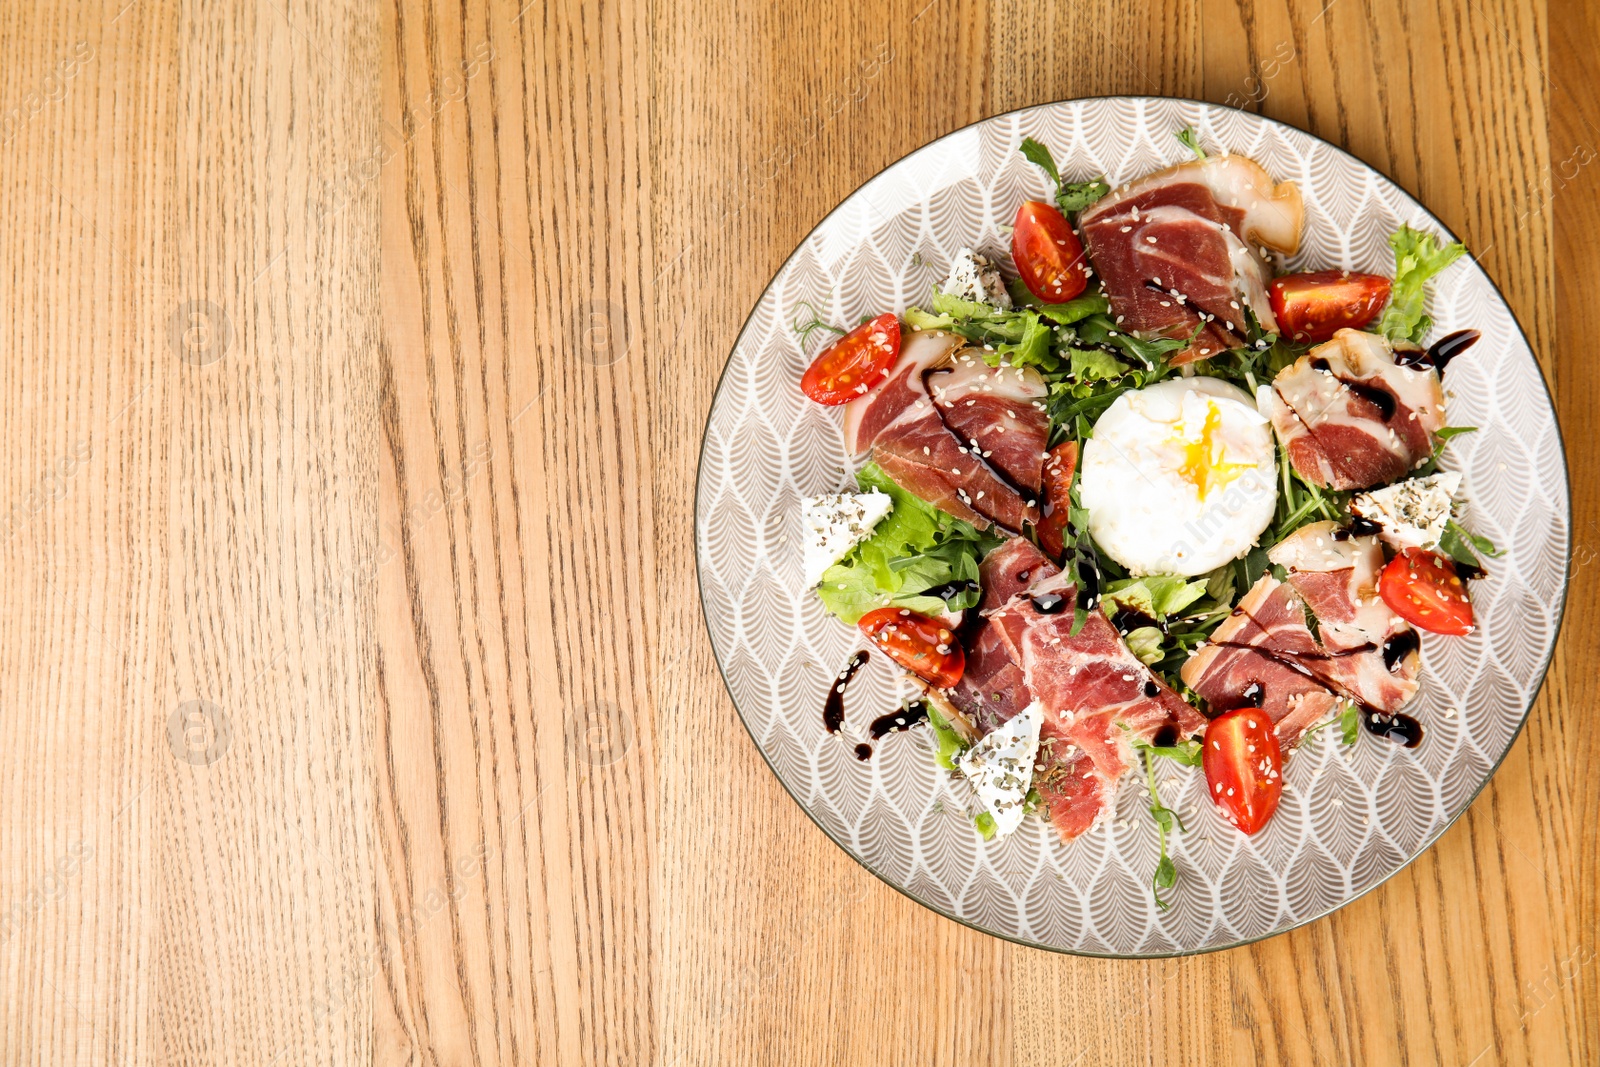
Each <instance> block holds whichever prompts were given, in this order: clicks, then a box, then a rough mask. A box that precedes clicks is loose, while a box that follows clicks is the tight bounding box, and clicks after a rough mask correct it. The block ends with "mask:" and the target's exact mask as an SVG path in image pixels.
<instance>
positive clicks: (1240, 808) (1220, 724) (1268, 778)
mask: <svg viewBox="0 0 1600 1067" xmlns="http://www.w3.org/2000/svg"><path fill="white" fill-rule="evenodd" d="M1204 743H1205V754H1204V756H1203V757H1202V758H1201V763H1202V765H1203V766H1204V767H1205V772H1206V790H1207V792H1209V793H1210V794H1211V799H1212V800H1213V801H1215V802H1216V804H1217V806H1218V807H1219V808H1221V809H1222V813H1223V814H1224V815H1226V816H1227V817H1228V821H1229V822H1231V823H1233V825H1235V826H1237V827H1238V828H1239V829H1241V830H1243V831H1244V832H1245V833H1247V834H1253V833H1255V832H1256V831H1257V830H1259V829H1261V828H1262V827H1263V826H1265V825H1266V824H1267V820H1268V819H1270V818H1272V813H1273V812H1275V811H1277V810H1278V797H1279V796H1280V795H1282V793H1283V750H1282V749H1281V748H1279V746H1278V735H1277V734H1275V733H1273V732H1272V720H1270V719H1268V718H1267V714H1266V712H1264V711H1262V710H1261V709H1260V708H1238V709H1236V710H1234V711H1230V712H1227V713H1226V714H1224V715H1219V716H1218V717H1217V718H1215V719H1212V720H1211V723H1210V725H1208V726H1207V727H1206V735H1205V742H1204Z"/></svg>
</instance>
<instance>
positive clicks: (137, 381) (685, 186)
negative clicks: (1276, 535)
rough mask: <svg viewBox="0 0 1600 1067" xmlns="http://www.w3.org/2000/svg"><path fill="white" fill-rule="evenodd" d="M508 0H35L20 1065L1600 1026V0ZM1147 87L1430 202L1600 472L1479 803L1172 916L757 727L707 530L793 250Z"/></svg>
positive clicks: (14, 682) (22, 112)
mask: <svg viewBox="0 0 1600 1067" xmlns="http://www.w3.org/2000/svg"><path fill="white" fill-rule="evenodd" d="M488 7H489V9H488V10H487V11H485V10H481V5H479V4H448V3H439V2H436V0H435V2H429V0H418V2H416V3H404V2H400V3H387V4H381V5H375V6H369V5H362V4H355V3H348V2H334V3H325V2H319V0H256V2H254V3H200V2H198V0H188V2H183V3H179V2H177V0H62V2H59V3H50V4H33V3H21V2H14V3H11V4H7V5H5V7H4V9H3V10H0V46H3V50H0V54H3V55H4V56H5V57H6V59H5V61H4V63H3V64H0V107H3V108H4V113H3V116H0V136H3V138H4V147H3V149H0V219H3V220H4V233H3V236H0V256H3V259H0V331H3V334H0V335H3V337H4V346H5V359H4V361H3V363H0V389H3V393H0V395H3V400H4V412H5V415H4V418H3V420H0V428H3V429H0V433H3V446H4V452H3V455H4V460H3V463H0V505H3V506H4V507H5V508H6V509H7V510H6V511H5V512H4V518H3V519H0V553H3V554H0V560H3V574H4V581H3V583H0V618H4V619H5V624H4V625H3V626H0V740H3V744H4V749H5V757H4V759H3V761H0V813H3V814H0V993H3V997H0V1002H3V1008H0V1061H3V1062H4V1063H7V1064H13V1063H14V1064H23V1063H26V1064H35V1063H48V1064H65V1063H82V1064H101V1063H118V1064H125V1063H126V1064H134V1063H146V1062H171V1063H193V1064H234V1063H238V1064H251V1065H265V1064H350V1063H367V1062H377V1063H383V1064H391V1063H418V1064H436V1063H437V1064H449V1065H456V1064H499V1063H539V1064H544V1063H574V1064H576V1063H616V1064H640V1065H643V1064H660V1065H666V1067H672V1065H679V1064H682V1065H690V1064H693V1065H699V1064H711V1063H730V1064H763V1065H764V1064H790V1063H792V1064H808V1065H809V1064H821V1063H827V1064H850V1065H854V1064H879V1063H885V1064H887V1063H895V1064H901V1063H903V1064H933V1063H940V1064H944V1063H948V1064H958V1065H966V1064H1073V1063H1083V1064H1090V1063H1094V1064H1099V1063H1157V1062H1162V1063H1183V1064H1223V1063H1228V1064H1234V1063H1237V1064H1251V1063H1279V1062H1284V1063H1289V1062H1293V1063H1317V1064H1342V1063H1361V1064H1400V1063H1405V1064H1432V1063H1436V1062H1437V1063H1443V1064H1457V1065H1462V1067H1465V1065H1469V1064H1471V1065H1485V1064H1501V1063H1504V1064H1538V1065H1540V1067H1544V1065H1550V1064H1567V1063H1574V1064H1576V1063H1595V1062H1597V1061H1600V966H1597V965H1596V957H1597V953H1600V948H1597V934H1600V921H1597V920H1600V894H1597V889H1596V885H1597V880H1600V861H1597V841H1600V837H1597V833H1596V829H1595V826H1596V812H1597V811H1600V775H1597V774H1596V773H1595V766H1596V763H1597V759H1600V743H1597V741H1596V732H1595V730H1594V724H1595V721H1596V720H1595V715H1596V713H1595V709H1594V704H1593V699H1594V698H1593V694H1594V686H1593V685H1592V684H1591V682H1586V681H1585V680H1584V679H1586V678H1588V672H1589V671H1590V670H1593V669H1595V666H1596V663H1597V658H1596V653H1597V650H1600V611H1597V610H1596V609H1595V608H1594V606H1593V605H1594V602H1595V598H1596V594H1597V591H1600V581H1597V577H1596V575H1597V568H1595V567H1593V566H1590V564H1591V563H1592V562H1593V561H1594V559H1595V557H1596V553H1597V552H1600V526H1597V525H1596V520H1597V518H1600V492H1597V491H1596V486H1595V481H1596V477H1597V475H1600V468H1597V465H1596V461H1597V452H1596V448H1595V440H1596V438H1595V430H1594V426H1595V420H1596V412H1597V411H1600V371H1597V370H1596V367H1597V365H1600V363H1597V357H1596V356H1595V354H1594V353H1593V352H1592V349H1593V347H1594V345H1595V341H1594V338H1595V337H1597V336H1600V314H1597V312H1596V310H1595V301H1594V296H1593V294H1594V292H1595V288H1596V286H1597V285H1600V255H1597V253H1596V249H1595V242H1596V240H1597V239H1600V208H1597V192H1600V181H1597V179H1596V174H1597V173H1600V168H1597V167H1594V166H1590V165H1589V163H1590V162H1591V161H1594V160H1596V159H1597V157H1600V125H1597V124H1600V82H1597V79H1596V77H1595V73H1594V66H1593V55H1594V54H1595V51H1596V48H1597V46H1600V13H1597V11H1596V9H1595V7H1594V5H1592V4H1588V3H1586V2H1585V0H1461V2H1459V3H1455V2H1450V0H1333V2H1332V3H1324V0H1237V2H1233V0H1203V2H1200V3H1190V2H1184V0H1144V2H1139V0H1086V2H1083V3H1074V4H1024V3H1018V2H1016V0H994V2H993V3H991V4H981V3H977V2H975V0H932V2H928V0H907V2H898V0H865V2H863V0H853V2H850V3H833V4H815V3H813V4H802V5H784V7H783V8H782V9H770V10H769V9H766V8H764V7H763V6H762V5H758V4H732V3H726V2H724V3H720V4H719V3H713V2H710V0H681V2H670V0H668V2H661V0H658V2H656V3H645V2H642V0H620V2H609V3H604V4H599V3H596V4H591V5H589V6H582V7H580V6H579V5H577V4H576V3H564V2H560V0H557V2H554V3H549V4H545V3H537V2H535V3H528V4H527V6H526V7H522V8H520V9H519V8H518V7H517V6H516V5H515V4H512V3H491V4H489V5H488ZM868 57H873V58H875V59H876V60H877V62H876V63H874V64H872V65H871V66H870V70H871V73H870V74H866V73H863V71H864V69H867V68H863V67H862V66H861V65H860V64H861V60H863V59H864V58H868ZM1103 93H1153V94H1171V95H1179V96H1193V97H1201V98H1205V99H1208V100H1213V101H1218V102H1230V103H1233V104H1235V105H1237V106H1244V107H1247V108H1251V109H1256V110H1260V111H1263V112H1265V113H1267V114H1270V115H1273V116H1275V117H1278V118H1282V119H1285V120H1287V121H1289V122H1291V123H1294V124H1296V125H1298V126H1301V127H1303V128H1305V129H1308V130H1311V131H1313V132H1315V133H1317V134H1319V135H1321V136H1323V137H1326V138H1328V139H1330V140H1332V141H1334V142H1336V143H1339V144H1342V145H1345V146H1348V147H1349V148H1350V149H1351V150H1352V151H1353V152H1355V153H1356V154H1357V155H1359V156H1361V157H1362V158H1363V159H1366V160H1368V161H1369V162H1371V163H1372V164H1374V165H1375V166H1377V167H1378V168H1380V169H1381V170H1383V171H1385V172H1386V173H1388V174H1391V175H1392V176H1394V177H1395V178H1396V180H1398V181H1399V182H1400V184H1401V185H1403V186H1405V187H1406V188H1407V189H1409V190H1411V191H1412V192H1414V193H1416V194H1417V195H1418V196H1419V197H1421V198H1422V199H1423V200H1424V201H1425V202H1426V203H1427V204H1428V205H1430V206H1431V207H1432V208H1433V210H1434V211H1436V212H1437V213H1439V214H1440V215H1441V217H1442V218H1443V219H1444V220H1445V221H1446V222H1447V223H1448V224H1449V225H1450V226H1451V227H1452V228H1453V229H1455V230H1456V231H1457V232H1458V233H1460V234H1463V235H1464V237H1465V239H1466V240H1467V242H1468V244H1469V246H1470V247H1471V249H1472V250H1473V252H1474V253H1475V254H1477V255H1479V256H1480V257H1481V260H1482V262H1483V264H1484V266H1485V267H1486V268H1487V269H1488V270H1489V272H1490V274H1491V275H1492V276H1493V277H1494V278H1495V279H1496V280H1497V281H1498V282H1499V283H1500V285H1501V286H1502V287H1503V288H1504V290H1505V293H1506V296H1507V297H1508V299H1509V300H1510V301H1511V304H1512V306H1513V308H1514V309H1515V310H1516V312H1517V314H1518V316H1519V317H1520V318H1521V320H1522V323H1523V324H1524V326H1525V327H1526V328H1527V330H1528V333H1529V336H1530V338H1531V339H1532V341H1533V344H1534V347H1535V349H1536V350H1538V351H1539V352H1540V353H1541V359H1542V362H1543V364H1544V368H1545V372H1546V374H1547V376H1548V377H1549V379H1550V383H1551V388H1552V390H1553V392H1554V394H1555V397H1556V402H1557V405H1558V407H1559V409H1560V414H1561V417H1562V421H1563V425H1564V427H1565V430H1566V438H1567V448H1568V455H1569V460H1570V463H1571V466H1572V474H1573V481H1574V490H1575V500H1574V507H1575V514H1574V518H1575V520H1576V524H1575V531H1576V538H1575V541H1576V544H1575V559H1574V572H1575V578H1574V581H1573V586H1572V592H1571V599H1570V606H1569V608H1568V612H1567V621H1566V629H1565V633H1564V635H1563V639H1562V643H1561V646H1560V648H1559V650H1558V653H1557V656H1556V659H1555V663H1554V665H1553V666H1552V668H1551V671H1550V676H1549V680H1548V683H1547V684H1546V686H1545V689H1544V692H1543V694H1542V696H1541V697H1540V700H1539V702H1538V704H1537V705H1536V706H1535V708H1534V710H1533V714H1532V717H1531V718H1530V720H1529V723H1528V727H1527V729H1526V731H1525V732H1524V734H1523V736H1522V737H1521V738H1520V739H1519V740H1518V742H1517V743H1516V745H1515V746H1514V748H1513V749H1512V751H1511V754H1510V756H1509V757H1508V759H1507V760H1506V763H1505V765H1504V766H1503V767H1501V769H1500V772H1499V774H1498V775H1497V776H1496V778H1495V779H1494V782H1493V784H1492V785H1491V786H1490V787H1489V789H1488V790H1487V791H1486V792H1485V793H1484V794H1483V795H1482V796H1481V797H1480V798H1479V799H1478V801H1477V802H1476V803H1475V804H1474V805H1473V806H1472V808H1471V810H1470V811H1469V812H1468V813H1467V815H1466V816H1465V817H1464V818H1463V819H1462V820H1461V821H1460V822H1459V823H1458V824H1457V825H1456V826H1455V827H1454V828H1453V829H1452V830H1451V831H1450V832H1449V833H1448V834H1447V835H1446V836H1445V837H1444V839H1443V840H1442V841H1441V842H1440V843H1439V844H1438V845H1436V846H1435V847H1434V848H1433V849H1431V850H1429V851H1428V852H1427V853H1426V854H1425V855H1424V856H1422V857H1421V858H1420V859H1419V860H1418V861H1417V862H1416V863H1414V864H1412V865H1411V866H1410V867H1408V868H1407V869H1406V870H1405V871H1404V872H1403V873H1401V874H1400V875H1399V876H1397V877H1396V878H1394V879H1393V880H1392V881H1391V882H1390V883H1388V884H1387V885H1386V886H1384V887H1383V888H1382V889H1381V890H1379V891H1378V892H1375V893H1373V894H1371V895H1369V896H1367V897H1365V898H1363V899H1362V900H1360V901H1358V902H1356V903H1355V904H1353V905H1351V906H1350V907H1348V908H1345V909H1344V910H1342V911H1340V912H1339V913H1338V914H1336V915H1334V916H1333V917H1331V918H1329V919H1325V920H1322V921H1320V922H1316V923H1313V924H1312V925H1310V926H1309V927H1307V928H1305V929H1302V930H1299V931H1296V932H1294V933H1292V934H1289V935H1286V936H1282V937H1278V938H1274V939H1272V940H1270V941H1267V942H1264V943H1262V944H1258V945H1254V946H1251V947H1248V948H1243V949H1238V950H1233V951H1229V952H1222V953H1217V954H1213V955H1208V956H1202V957H1198V958H1192V959H1186V960H1175V961H1166V962H1106V961H1098V960H1088V959H1075V958H1072V957H1065V956H1055V955H1050V954H1047V953H1043V952H1037V951H1032V950H1027V949H1022V948H1018V947H1014V946H1011V945H1008V944H1006V943H1003V942H1001V941H998V940H995V939H993V938H990V937H987V936H985V935H983V934H979V933H976V932H974V931H971V930H968V929H965V928H963V927H960V926H958V925H956V924H954V923H951V922H948V921H946V920H944V919H941V918H939V917H937V916H935V915H933V914H932V913H930V912H927V911H925V910H923V909H921V908H920V907H918V906H916V905H914V904H912V903H911V902H910V901H908V900H907V899H905V898H903V897H901V896H899V895H898V894H896V893H895V892H894V891H892V890H890V889H888V888H887V887H885V886H884V885H882V884H880V883H878V882H877V881H876V880H875V879H873V878H872V877H871V876H870V875H869V874H868V873H867V872H866V871H865V870H863V869H862V868H860V867H859V866H857V865H856V864H855V863H854V862H853V861H852V860H851V859H849V857H847V856H846V855H845V854H844V853H842V852H841V851H839V850H838V849H837V848H835V847H834V846H833V845H832V844H830V843H829V842H828V841H827V840H826V839H825V838H824V837H823V836H822V834H821V833H819V832H818V831H817V830H816V828H815V827H813V826H812V825H811V823H809V822H808V821H807V820H806V818H805V817H804V815H803V814H802V813H801V812H800V810H799V809H798V808H797V807H796V806H795V805H794V804H793V803H792V802H791V801H790V800H789V799H788V797H787V796H785V795H784V793H783V791H782V789H781V788H780V787H779V785H778V783H777V781H776V780H775V779H774V778H773V776H772V775H771V773H770V772H768V770H767V769H766V768H765V766H763V764H762V762H761V759H760V757H759V756H758V754H757V753H756V751H755V749H754V747H753V746H752V745H751V744H750V743H749V741H748V739H747V738H746V736H745V734H744V732H743V730H741V729H740V728H739V726H738V724H737V721H736V719H735V716H734V711H733V708H732V706H731V704H730V702H729V700H728V698H727V695H726V693H725V692H724V690H723V688H722V685H721V683H720V681H719V679H718V676H717V672H716V668H715V665H714V663H713V661H712V656H711V651H710V647H709V644H708V642H707V640H706V637H705V634H704V630H703V627H702V624H701V619H700V608H699V603H698V599H697V597H696V593H695V584H694V551H693V534H692V525H691V515H690V511H691V499H692V494H693V478H694V469H695V461H696V457H697V453H698V449H699V440H700V430H701V426H702V420H703V419H704V416H705V412H706V410H707V406H708V404H709V403H710V399H711V393H712V388H713V385H714V383H715V380H716V377H717V373H718V371H719V369H720V368H721V365H722V362H723V359H724V358H725V356H726V353H727V352H728V350H729V348H730V346H731V343H732V341H733V338H734V335H735V333H736V331H737V330H738V328H739V325H740V323H741V322H742V321H743V318H744V316H745V313H746V312H747V310H748V309H749V308H750V307H751V305H752V304H753V303H754V302H755V300H756V297H757V295H758V294H759V293H760V291H761V289H762V287H763V285H764V284H765V283H766V280H767V279H768V277H769V276H770V275H771V274H772V273H773V271H774V270H775V269H776V268H777V267H778V265H779V264H780V263H781V262H782V261H783V259H784V258H785V257H786V256H787V255H788V253H789V251H790V250H791V249H792V248H793V247H794V245H795V244H796V243H797V242H798V241H799V240H800V238H801V237H802V236H803V235H804V234H805V233H806V232H807V231H808V230H809V229H810V228H811V226H812V225H813V224H814V223H815V222H816V221H817V220H818V219H819V218H820V217H821V216H822V215H823V214H824V213H825V212H826V211H827V210H828V209H829V208H830V207H831V206H833V205H834V204H835V203H836V202H837V201H839V200H840V199H841V198H842V197H843V196H845V195H846V194H847V193H848V192H849V191H850V190H852V189H853V188H855V187H856V186H857V185H858V184H859V183H861V182H862V181H863V180H865V179H866V178H868V177H869V176H871V175H872V174H874V173H875V172H877V171H878V170H879V169H880V168H882V167H883V166H885V165H886V164H888V163H889V162H891V161H892V160H894V159H896V158H898V157H900V156H901V155H904V154H905V153H906V152H908V151H910V150H911V149H912V148H914V147H916V146H918V145H920V144H922V143H924V142H926V141H928V140H930V139H932V138H934V137H936V136H938V135H940V134H942V133H945V132H946V131H949V130H951V129H953V128H955V127H957V126H960V125H962V124H965V123H968V122H971V121H973V120H975V119H978V118H981V117H983V116H985V115H991V114H995V113H997V112H1001V111H1005V110H1008V109H1011V108H1015V107H1019V106H1022V105H1026V104H1032V103H1036V102H1040V101H1047V100H1053V99H1058V98H1064V97H1072V96H1080V95H1092V94H1103Z"/></svg>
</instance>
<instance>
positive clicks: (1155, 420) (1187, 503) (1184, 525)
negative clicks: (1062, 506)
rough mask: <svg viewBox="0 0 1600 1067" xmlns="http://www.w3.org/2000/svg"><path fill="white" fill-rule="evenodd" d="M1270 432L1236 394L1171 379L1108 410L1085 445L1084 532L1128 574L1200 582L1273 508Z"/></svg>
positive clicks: (1262, 525)
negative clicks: (1189, 577)
mask: <svg viewBox="0 0 1600 1067" xmlns="http://www.w3.org/2000/svg"><path fill="white" fill-rule="evenodd" d="M1277 471H1278V453H1277V449H1276V447H1275V446H1274V445H1273V441H1272V428H1271V426H1270V424H1269V423H1268V422H1267V420H1266V419H1265V418H1263V417H1262V416H1261V414H1260V413H1259V412H1258V411H1257V410H1256V407H1255V404H1254V403H1252V402H1251V399H1250V397H1249V396H1248V395H1247V394H1246V393H1245V392H1244V390H1242V389H1239V388H1237V387H1236V386H1233V385H1230V384H1228V383H1227V382H1224V381H1222V380H1220V379H1218V378H1204V377H1195V378H1174V379H1171V380H1168V381H1165V382H1160V383H1158V384H1156V385H1152V386H1149V387H1148V388H1145V389H1137V390H1131V391H1129V392H1126V393H1124V394H1122V395H1121V396H1119V397H1118V398H1117V399H1116V400H1114V401H1112V403H1111V406H1110V407H1108V408H1107V409H1106V410H1105V413H1104V414H1102V415H1101V416H1100V419H1099V421H1098V422H1096V423H1095V426H1094V435H1093V436H1092V437H1091V438H1090V439H1089V440H1088V441H1087V442H1085V444H1084V448H1083V473H1082V475H1081V481H1080V483H1079V497H1080V501H1081V503H1082V505H1083V507H1084V508H1085V509H1087V510H1088V512H1089V532H1090V534H1092V535H1093V537H1094V539H1095V542H1096V543H1097V544H1098V545H1099V546H1100V547H1101V548H1102V549H1104V550H1105V552H1106V553H1107V554H1108V555H1110V556H1111V558H1112V559H1114V560H1116V561H1117V562H1118V563H1120V564H1122V565H1123V566H1124V567H1126V568H1128V570H1129V572H1131V573H1133V574H1136V575H1143V574H1181V575H1195V574H1204V573H1206V572H1207V571H1211V570H1215V569H1216V568H1218V567H1220V566H1222V565H1223V564H1224V563H1227V562H1229V561H1231V560H1235V559H1238V558H1239V557H1240V556H1242V555H1244V554H1245V553H1246V552H1248V551H1249V550H1250V549H1251V547H1252V546H1254V545H1255V544H1256V542H1257V541H1258V540H1259V539H1260V537H1261V532H1262V531H1263V530H1265V529H1266V528H1267V525H1268V524H1269V523H1271V522H1272V516H1273V512H1274V511H1275V510H1276V509H1277V506H1278V479H1277Z"/></svg>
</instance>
